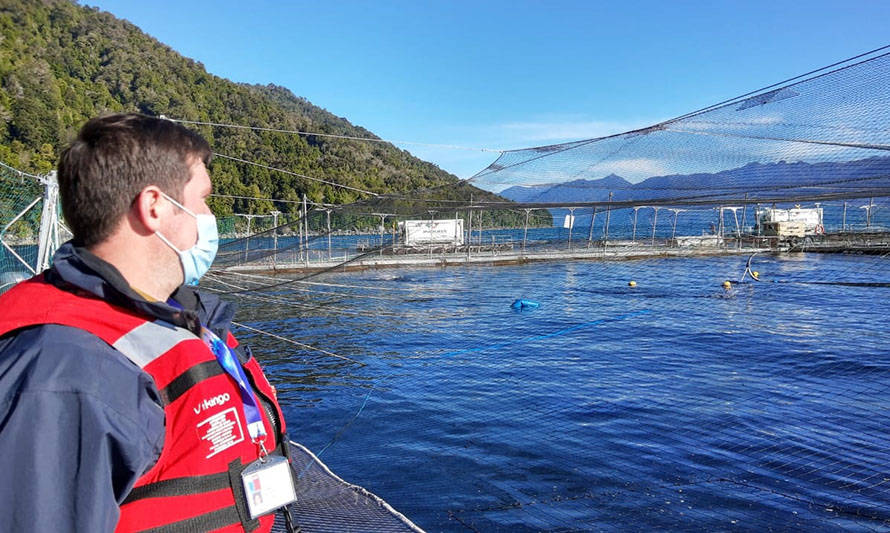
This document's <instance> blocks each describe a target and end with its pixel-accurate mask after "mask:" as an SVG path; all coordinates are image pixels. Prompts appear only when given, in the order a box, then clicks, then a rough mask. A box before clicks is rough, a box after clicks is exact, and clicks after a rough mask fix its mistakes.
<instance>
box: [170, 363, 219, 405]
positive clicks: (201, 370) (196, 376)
mask: <svg viewBox="0 0 890 533" xmlns="http://www.w3.org/2000/svg"><path fill="white" fill-rule="evenodd" d="M223 372H224V370H223V368H222V366H220V364H219V361H217V360H216V359H212V360H210V361H204V362H203V363H198V364H197V365H195V366H193V367H191V368H189V369H188V370H186V371H185V372H183V373H182V374H180V375H178V376H176V378H174V379H173V381H171V382H170V383H168V384H167V386H166V387H164V388H163V389H162V390H161V391H160V393H161V400H162V401H163V402H164V405H165V406H166V405H169V404H171V403H173V402H175V401H176V399H177V398H179V397H180V396H182V395H183V394H185V393H186V392H188V390H189V389H190V388H192V387H194V386H195V385H197V384H198V383H200V382H202V381H204V380H205V379H210V378H212V377H214V376H218V375H220V374H222V373H223Z"/></svg>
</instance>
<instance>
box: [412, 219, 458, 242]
mask: <svg viewBox="0 0 890 533" xmlns="http://www.w3.org/2000/svg"><path fill="white" fill-rule="evenodd" d="M399 229H400V230H402V235H404V236H405V245H406V246H412V245H416V244H457V245H460V244H463V243H464V221H463V219H462V218H458V219H451V218H448V219H443V220H406V221H404V222H399Z"/></svg>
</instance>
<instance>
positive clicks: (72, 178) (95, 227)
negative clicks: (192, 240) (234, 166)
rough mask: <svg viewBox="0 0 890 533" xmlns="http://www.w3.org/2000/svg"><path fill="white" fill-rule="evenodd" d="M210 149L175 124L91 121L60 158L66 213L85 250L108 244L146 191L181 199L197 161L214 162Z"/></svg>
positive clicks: (118, 118) (111, 118)
mask: <svg viewBox="0 0 890 533" xmlns="http://www.w3.org/2000/svg"><path fill="white" fill-rule="evenodd" d="M210 157H211V152H210V145H209V144H207V141H205V140H204V138H203V137H201V136H200V135H198V134H197V133H195V132H193V131H191V130H189V129H187V128H185V127H183V126H181V125H180V124H177V123H176V122H173V121H170V120H166V119H161V118H155V117H149V116H146V115H140V114H137V113H126V114H117V115H108V116H104V117H98V118H94V119H91V120H90V121H89V122H87V123H86V124H84V126H83V128H81V130H80V133H78V135H77V138H76V139H75V140H74V142H72V143H71V146H69V147H68V148H67V149H66V150H65V151H64V152H62V156H61V158H59V168H58V180H59V195H60V197H61V200H62V213H63V214H64V215H65V221H66V222H67V223H68V227H69V228H70V229H71V232H72V233H73V234H74V240H75V242H77V244H80V245H82V246H92V245H94V244H98V243H100V242H102V241H104V240H105V239H107V238H108V237H109V236H110V235H111V233H112V231H113V230H114V229H115V227H116V226H117V224H118V222H119V221H120V219H121V217H123V216H124V215H125V214H126V213H127V211H128V210H129V209H130V206H131V205H132V203H133V200H134V199H135V198H136V195H138V194H139V193H140V192H141V191H142V190H143V189H144V188H145V187H147V186H149V185H157V186H158V187H160V189H161V190H162V191H164V192H165V193H167V194H169V195H170V196H172V197H173V198H175V199H176V200H181V198H182V190H183V188H184V187H185V184H186V182H187V181H188V180H189V163H190V162H191V160H192V158H198V159H201V160H202V161H204V164H205V165H208V164H209V163H210Z"/></svg>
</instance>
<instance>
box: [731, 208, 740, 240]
mask: <svg viewBox="0 0 890 533" xmlns="http://www.w3.org/2000/svg"><path fill="white" fill-rule="evenodd" d="M732 217H733V218H734V219H735V234H736V237H737V238H738V242H736V248H741V247H742V229H741V228H740V227H739V214H738V212H737V210H736V209H733V210H732Z"/></svg>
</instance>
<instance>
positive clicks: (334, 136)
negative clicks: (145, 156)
mask: <svg viewBox="0 0 890 533" xmlns="http://www.w3.org/2000/svg"><path fill="white" fill-rule="evenodd" d="M161 117H162V118H167V117H164V116H163V115H161ZM167 120H170V121H172V122H179V123H180V124H194V125H197V126H217V127H220V128H235V129H244V130H254V131H269V132H273V133H290V134H293V135H304V136H307V137H308V136H313V137H329V138H332V139H346V140H349V141H365V142H375V143H385V144H410V145H414V146H426V147H429V148H451V149H453V150H469V151H474V152H495V153H501V152H503V151H504V150H499V149H497V148H478V147H474V146H460V145H457V144H437V143H423V142H417V141H396V140H389V139H379V138H375V137H357V136H354V135H337V134H335V133H316V132H311V131H300V130H285V129H279V128H265V127H262V126H244V125H241V124H223V123H219V122H201V121H197V120H182V119H175V118H167Z"/></svg>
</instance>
